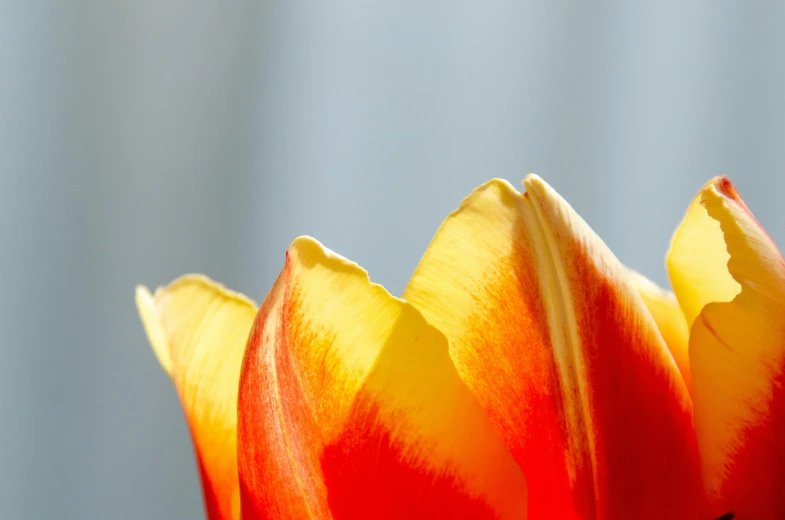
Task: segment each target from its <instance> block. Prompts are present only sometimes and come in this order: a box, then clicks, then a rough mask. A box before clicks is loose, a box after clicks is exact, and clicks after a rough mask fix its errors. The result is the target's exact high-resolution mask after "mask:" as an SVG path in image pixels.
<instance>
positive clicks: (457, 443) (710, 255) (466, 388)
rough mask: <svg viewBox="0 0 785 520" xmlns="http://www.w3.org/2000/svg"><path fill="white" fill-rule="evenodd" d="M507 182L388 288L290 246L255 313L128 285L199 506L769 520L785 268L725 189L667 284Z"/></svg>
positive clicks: (548, 196) (192, 283) (779, 447)
mask: <svg viewBox="0 0 785 520" xmlns="http://www.w3.org/2000/svg"><path fill="white" fill-rule="evenodd" d="M524 185H525V187H526V192H525V193H524V194H521V193H519V192H517V191H516V190H515V189H514V188H513V187H512V186H511V185H509V184H508V183H506V182H505V181H500V180H493V181H490V182H488V183H486V184H485V185H483V186H480V187H479V188H477V189H476V190H475V191H474V192H473V193H472V194H471V195H469V197H467V198H466V199H465V200H464V201H463V203H462V205H461V207H460V208H459V209H458V210H456V211H455V212H453V213H452V214H451V215H450V216H448V217H447V219H446V220H445V221H444V223H443V224H442V225H441V227H440V228H439V230H438V232H437V233H436V236H435V237H434V239H433V241H432V242H431V244H430V246H429V248H428V250H427V251H426V253H425V255H424V256H423V258H422V260H421V262H420V265H419V266H418V267H417V269H416V271H415V273H414V275H413V276H412V278H411V280H410V282H409V284H408V286H407V287H406V290H405V291H404V294H403V298H402V299H399V298H396V297H394V296H392V295H390V294H389V293H388V292H387V291H385V290H384V288H382V287H381V286H379V285H376V284H373V283H371V282H370V281H369V278H368V275H367V274H366V272H365V271H363V270H362V269H361V268H360V267H359V266H357V265H356V264H354V263H352V262H350V261H348V260H346V259H344V258H342V257H340V256H338V255H336V254H335V253H332V252H330V251H329V250H327V249H325V248H324V247H323V246H321V245H320V244H319V243H318V242H316V241H315V240H313V239H310V238H298V239H297V240H295V241H294V242H293V243H292V245H291V247H290V248H289V250H288V251H287V253H286V261H285V264H284V267H283V270H282V271H281V274H280V276H279V277H278V279H277V280H276V282H275V284H274V285H273V287H272V289H271V290H270V293H269V294H268V295H267V298H265V300H264V302H263V303H262V305H261V307H259V308H257V306H256V305H255V304H254V303H253V302H252V301H250V300H248V299H247V298H246V297H244V296H242V295H240V294H237V293H233V292H231V291H229V290H227V289H225V288H223V287H222V286H220V285H218V284H216V283H214V282H212V281H210V280H208V279H206V278H205V277H202V276H196V275H190V276H185V277H182V278H180V279H178V280H176V281H174V282H172V283H171V284H170V285H169V286H167V287H164V288H159V289H158V290H157V291H156V292H155V294H154V295H153V294H151V293H150V292H149V291H148V290H147V289H146V288H145V287H139V288H138V289H137V295H136V301H137V306H138V308H139V312H140V315H141V318H142V321H143V323H144V327H145V329H146V331H147V335H148V337H149V340H150V343H151V344H152V347H153V350H154V351H155V353H156V355H157V357H158V359H159V361H160V363H161V365H162V367H163V368H164V370H166V372H167V373H168V374H169V375H170V377H171V379H172V380H173V382H174V385H175V387H176V389H177V391H178V393H179V395H180V399H181V402H182V406H183V409H184V411H185V414H186V418H187V420H188V423H189V426H190V430H191V434H192V438H193V443H194V446H195V450H196V455H197V461H198V465H199V470H200V472H201V477H202V484H203V491H204V497H205V504H206V509H207V515H208V517H209V518H210V519H211V520H214V519H238V518H242V519H243V520H253V519H295V520H299V519H320V520H321V519H335V520H343V519H355V518H357V519H360V518H362V519H371V518H372V519H384V518H389V519H393V518H395V519H397V518H406V519H409V518H422V519H430V518H471V519H475V518H476V519H486V518H487V519H491V518H493V519H522V518H529V519H532V520H541V519H631V518H637V519H663V518H669V519H685V520H695V519H701V518H705V519H707V520H708V519H713V518H718V517H723V518H732V517H733V515H735V516H736V517H737V518H739V519H756V520H762V519H782V518H785V386H784V383H785V375H784V372H785V262H784V261H783V259H782V256H781V255H780V253H779V251H778V250H777V248H776V246H775V245H774V243H773V242H772V241H771V239H770V238H769V236H768V235H767V234H766V232H765V231H764V230H763V228H762V227H761V226H760V225H759V224H758V222H757V221H756V220H755V218H754V217H753V216H752V213H751V212H750V211H749V209H747V207H746V205H745V204H744V202H743V201H742V200H741V198H740V197H739V195H738V194H737V192H736V191H735V189H734V188H733V186H732V185H731V184H730V182H729V181H728V180H727V179H725V178H716V179H714V180H712V181H711V182H709V183H708V184H707V185H706V186H705V187H704V188H703V189H702V190H701V192H700V193H699V194H698V196H697V197H696V199H695V201H694V202H693V203H692V205H691V206H690V207H689V209H688V211H687V214H686V216H685V218H684V220H683V222H682V223H681V225H680V226H679V228H678V229H677V231H676V233H675V235H674V238H673V241H672V244H671V248H670V251H669V253H668V259H667V266H668V272H669V276H670V279H671V282H672V285H673V289H674V294H672V293H669V292H667V291H664V290H662V289H660V288H658V287H656V286H655V285H654V284H652V283H651V282H649V281H648V280H646V279H645V278H643V277H642V276H640V275H638V274H637V273H634V272H632V271H631V270H629V269H627V268H625V267H624V266H623V265H622V264H621V263H620V262H619V261H618V260H617V259H616V258H615V257H614V256H613V254H612V253H611V252H610V251H609V250H608V248H607V247H606V246H605V244H604V243H603V242H602V241H601V240H600V239H599V238H598V237H597V236H596V235H595V234H594V232H593V231H592V230H591V229H590V228H589V226H588V225H587V224H586V223H585V222H584V221H583V220H581V218H580V217H579V216H578V215H577V214H576V213H575V212H574V211H573V209H572V208H571V207H570V206H569V205H568V204H567V203H566V202H565V201H564V200H563V199H561V198H560V197H559V196H558V195H557V194H556V193H555V192H554V191H553V190H552V189H551V188H550V187H549V186H548V185H547V184H546V183H545V182H543V181H542V180H540V179H539V178H537V177H536V176H529V177H528V178H527V179H526V180H525V181H524Z"/></svg>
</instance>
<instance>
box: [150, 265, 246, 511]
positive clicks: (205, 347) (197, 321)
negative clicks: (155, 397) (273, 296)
mask: <svg viewBox="0 0 785 520" xmlns="http://www.w3.org/2000/svg"><path fill="white" fill-rule="evenodd" d="M136 305H137V307H138V308H139V314H140V316H141V318H142V323H143V324H144V327H145V330H146V331H147V336H148V338H149V340H150V343H151V344H152V346H153V350H154V351H155V353H156V355H157V356H158V359H159V361H160V362H161V366H163V368H164V370H166V371H167V373H169V375H170V376H171V378H172V381H173V382H174V384H175V387H176V388H177V392H178V393H179V394H180V401H181V403H182V405H183V410H184V411H185V415H186V418H187V420H188V425H189V427H190V430H191V436H192V437H193V442H194V447H195V450H196V455H197V461H198V464H199V470H200V472H201V475H202V487H203V491H204V498H205V507H206V509H207V516H208V518H210V519H211V520H215V519H221V520H224V519H227V520H228V519H237V518H239V488H238V481H237V448H236V445H237V443H236V431H237V388H238V385H239V381H240V366H241V364H242V358H243V352H244V350H245V343H246V339H247V338H248V333H249V332H250V330H251V325H252V323H253V319H254V316H255V315H256V305H255V304H254V303H253V302H251V301H249V300H248V299H247V298H245V297H244V296H242V295H240V294H237V293H233V292H231V291H228V290H227V289H225V288H224V287H223V286H221V285H218V284H216V283H215V282H212V281H211V280H209V279H207V278H206V277H203V276H197V275H189V276H184V277H182V278H179V279H177V280H175V281H174V282H172V283H171V284H170V285H168V286H167V287H162V288H158V290H156V291H155V295H152V294H150V291H149V290H148V289H147V288H146V287H142V286H140V287H137V289H136Z"/></svg>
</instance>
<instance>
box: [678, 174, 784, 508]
mask: <svg viewBox="0 0 785 520" xmlns="http://www.w3.org/2000/svg"><path fill="white" fill-rule="evenodd" d="M709 218H711V219H713V221H712V222H714V223H715V224H717V223H718V226H717V227H715V228H713V229H714V230H715V231H719V232H718V233H708V232H707V233H704V234H702V235H701V234H700V233H701V230H702V229H704V228H705V227H706V222H707V219H709ZM698 236H701V237H702V242H701V243H700V245H701V246H702V247H697V244H696V243H695V242H694V240H695V237H698ZM687 237H690V238H687ZM726 245H727V252H726V251H725V247H726ZM728 257H730V260H729V261H727V259H728ZM668 260H669V262H668V264H669V269H670V274H671V278H672V279H673V280H674V288H675V290H676V295H677V296H678V298H679V301H680V302H684V305H685V306H686V307H687V308H690V305H696V306H700V305H701V304H706V305H705V306H704V307H703V310H702V311H701V312H700V314H699V315H698V317H697V319H695V321H694V323H693V325H692V328H691V331H690V347H689V349H690V364H691V367H692V377H693V399H694V403H695V426H696V430H697V434H698V442H699V448H700V453H701V458H702V464H703V470H704V471H703V473H704V478H705V481H706V486H707V489H708V492H709V494H710V497H711V498H712V499H713V502H714V505H715V507H716V512H717V513H724V512H725V511H732V512H733V513H735V514H736V515H737V517H738V518H754V519H775V518H776V519H781V518H785V261H783V258H782V256H781V254H780V252H779V251H778V249H777V247H776V246H775V245H774V243H773V242H772V240H771V238H770V237H769V236H768V234H766V232H765V231H764V230H763V228H762V227H761V226H760V225H759V224H758V222H757V221H756V220H755V217H753V216H752V213H750V211H749V209H747V206H746V205H745V204H744V202H743V201H742V200H741V198H740V197H739V195H738V193H737V192H736V190H735V189H734V188H733V186H732V185H731V183H730V181H728V180H727V179H726V178H723V177H719V178H716V179H714V180H712V181H711V182H710V183H709V184H707V185H706V186H705V187H704V188H703V190H702V191H701V192H700V194H699V195H698V197H697V199H696V202H695V203H694V204H693V205H692V206H691V208H690V211H689V212H688V213H687V216H686V217H685V220H684V222H683V223H682V224H681V227H680V228H679V230H678V231H677V232H676V235H675V237H674V240H673V244H672V246H671V251H670V254H669V257H668ZM725 261H727V270H726V271H724V272H721V271H720V270H719V268H718V267H716V266H718V265H719V264H721V263H722V262H725ZM705 266H712V268H710V269H706V267H705ZM711 276H716V277H717V279H713V278H711ZM730 276H732V277H733V280H730V279H729V277H730ZM739 287H740V288H741V292H740V293H738V295H737V294H736V293H737V292H738V288H739ZM734 296H735V297H734ZM711 302H715V303H711Z"/></svg>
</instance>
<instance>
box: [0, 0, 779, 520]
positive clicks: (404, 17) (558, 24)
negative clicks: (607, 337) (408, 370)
mask: <svg viewBox="0 0 785 520" xmlns="http://www.w3.org/2000/svg"><path fill="white" fill-rule="evenodd" d="M680 4H681V2H665V3H661V4H659V7H656V8H642V7H634V6H630V5H625V6H622V5H621V4H619V5H611V4H609V3H600V4H597V5H596V6H595V7H588V6H585V5H582V4H579V3H577V2H576V3H564V2H562V3H559V2H555V3H554V2H538V3H535V2H521V1H514V2H513V1H510V2H483V3H480V2H454V3H446V2H444V3H438V2H433V3H428V2H411V1H400V0H398V1H387V2H360V1H345V2H332V3H330V5H328V4H327V2H321V3H320V2H307V1H301V0H288V1H278V2H269V1H267V2H252V1H223V2H206V1H202V0H188V1H185V0H167V1H160V0H135V1H133V2H119V1H115V2H105V1H98V0H81V1H79V0H68V1H63V0H61V1H55V0H53V1H49V2H46V1H37V0H10V1H9V0H0V287H2V293H1V296H0V339H1V340H2V343H0V518H3V519H50V518H69V519H110V518H111V519H140V518H145V519H180V518H182V519H189V518H200V517H202V515H203V512H202V503H201V496H200V490H199V484H198V480H197V473H196V469H195V466H194V460H193V455H192V451H191V445H190V440H189V437H188V432H187V429H186V426H185V423H184V420H183V418H182V414H181V411H180V407H179V403H178V400H177V397H176V394H175V392H174V390H173V388H172V386H171V384H170V383H169V381H168V379H167V377H166V376H165V375H164V373H163V372H162V370H161V369H160V368H159V367H158V364H157V362H156V360H155V358H154V356H153V354H152V352H151V351H150V349H149V347H148V345H147V341H146V339H145V336H144V334H143V331H142V327H141V325H140V324H139V321H138V318H137V314H136V309H135V307H134V301H133V291H134V285H135V284H136V283H138V282H142V283H145V284H148V285H151V286H155V285H158V284H163V283H166V282H168V281H169V280H170V279H172V278H174V277H176V276H178V275H179V274H181V273H185V272H189V271H200V272H204V273H207V274H209V275H210V276H212V277H214V278H216V279H218V280H221V281H222V282H224V283H225V284H227V285H228V286H230V287H232V288H235V289H238V290H242V291H244V292H246V293H247V294H249V295H250V296H252V297H253V298H254V299H256V300H257V301H260V300H262V299H263V297H264V295H265V294H266V291H267V290H268V288H269V287H270V285H271V284H272V282H273V280H274V278H275V276H276V275H277V273H278V271H279V269H280V268H281V266H282V262H283V259H284V256H283V255H284V251H285V249H286V247H287V246H288V244H289V242H290V241H291V240H292V239H293V238H294V237H296V236H297V235H300V234H309V235H313V236H315V237H317V238H318V239H320V240H321V241H322V242H324V243H325V244H326V245H327V246H328V247H330V248H332V249H334V250H336V251H338V252H340V253H342V254H343V255H344V256H347V257H349V258H351V259H353V260H355V261H357V262H358V263H360V264H361V265H363V266H364V267H365V268H367V269H368V270H369V271H370V273H371V277H372V278H373V279H374V280H375V281H377V282H381V283H383V284H384V285H385V286H387V287H388V288H389V289H390V290H391V291H392V292H393V293H396V294H400V292H401V291H402V290H403V287H404V285H405V283H406V280H407V278H408V276H409V275H410V273H411V272H412V270H413V269H414V267H415V266H416V264H417V261H418V259H419V257H420V255H421V253H422V252H423V251H424V249H425V247H426V245H427V244H428V242H429V240H430V238H431V236H432V234H433V232H434V231H435V230H436V228H437V226H438V225H439V223H440V222H441V220H442V219H443V218H444V216H445V215H447V213H448V212H450V211H451V210H452V209H454V208H456V207H457V205H458V204H459V203H460V201H461V199H462V198H463V197H464V196H466V195H467V194H468V193H469V192H470V191H471V190H472V188H474V187H475V186H476V185H478V184H480V183H482V182H483V181H485V180H487V179H489V178H491V177H504V178H506V179H508V180H510V181H512V182H514V183H515V184H516V185H519V182H520V180H521V179H522V178H523V176H524V175H525V174H526V173H528V172H536V173H538V174H539V175H541V176H542V177H544V178H545V179H546V180H547V181H548V182H549V183H551V184H552V185H553V186H554V187H555V188H556V189H557V190H558V191H560V193H562V195H564V196H565V197H566V198H567V199H568V200H569V201H570V202H571V203H572V204H573V206H574V207H575V208H576V209H577V210H578V211H579V213H580V214H581V215H582V216H583V217H584V218H585V219H586V220H587V221H588V222H589V223H590V224H591V225H592V226H593V227H594V229H595V230H596V231H597V232H598V233H599V234H600V236H602V237H603V238H604V239H605V241H606V242H607V243H608V244H609V245H610V246H611V248H612V249H613V250H614V251H615V252H616V254H617V255H618V256H619V257H620V258H621V259H622V260H623V261H624V262H626V263H627V264H629V265H631V266H632V267H634V268H636V269H638V270H640V271H642V272H644V273H645V274H647V275H649V276H650V277H652V278H653V279H655V280H656V281H658V282H660V283H666V276H665V271H664V268H663V258H664V254H665V250H666V248H667V246H668V241H669V238H670V234H671V232H672V230H673V229H674V227H675V226H676V224H677V223H678V221H679V219H680V218H681V216H682V213H683V212H684V210H685V209H686V206H687V204H688V203H689V201H690V200H691V199H692V197H693V196H694V194H695V193H696V191H697V190H698V188H699V187H700V186H701V185H702V184H703V183H704V182H705V181H706V180H708V179H709V178H710V177H712V176H714V175H717V174H720V173H725V174H728V175H729V176H731V178H732V179H733V181H734V182H735V183H736V185H737V187H738V188H739V190H740V191H741V193H742V195H743V196H744V197H745V199H746V200H747V203H748V204H749V206H750V207H751V208H752V209H753V211H754V212H755V213H756V214H757V216H758V218H759V220H760V221H761V222H762V223H763V224H764V225H765V226H767V227H768V229H769V231H770V232H771V234H772V236H773V237H774V239H775V240H777V241H778V242H779V243H780V244H784V243H785V217H783V212H782V209H781V208H782V206H781V200H782V194H783V189H784V188H785V175H783V171H784V167H785V147H784V146H783V143H784V142H785V99H784V96H785V61H784V60H785V30H784V29H785V4H783V3H778V4H775V3H774V2H771V3H764V2H761V3H756V4H755V5H757V6H764V5H768V7H767V8H765V9H764V8H760V9H758V8H752V7H750V5H749V3H744V2H738V1H719V2H718V1H713V2H703V3H693V4H692V7H685V6H682V5H680Z"/></svg>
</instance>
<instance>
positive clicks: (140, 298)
mask: <svg viewBox="0 0 785 520" xmlns="http://www.w3.org/2000/svg"><path fill="white" fill-rule="evenodd" d="M136 308H137V310H138V311H139V318H140V319H141V320H142V326H143V327H144V331H145V333H146V334H147V340H148V341H149V342H150V346H151V347H152V349H153V353H154V354H155V357H156V358H157V359H158V363H160V365H161V368H163V369H164V371H165V372H166V373H167V374H168V375H169V376H171V375H172V359H171V356H170V354H169V341H168V339H167V337H166V330H165V329H164V325H163V322H162V321H161V316H160V314H159V312H158V308H157V306H156V303H155V297H154V296H153V295H152V293H150V289H148V288H147V287H146V286H144V285H141V284H140V285H137V286H136Z"/></svg>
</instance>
